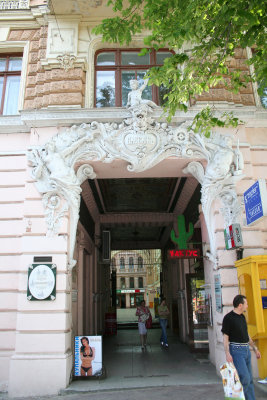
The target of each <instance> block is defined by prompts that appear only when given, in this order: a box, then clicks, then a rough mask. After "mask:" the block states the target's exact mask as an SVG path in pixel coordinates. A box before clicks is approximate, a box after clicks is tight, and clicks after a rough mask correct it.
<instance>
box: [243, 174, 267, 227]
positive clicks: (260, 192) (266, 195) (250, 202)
mask: <svg viewBox="0 0 267 400" xmlns="http://www.w3.org/2000/svg"><path fill="white" fill-rule="evenodd" d="M244 201H245V210H246V219H247V225H251V224H253V223H255V222H257V221H258V220H259V219H260V218H262V217H264V216H267V192H266V183H265V180H264V179H259V180H258V181H257V182H255V183H254V185H252V186H251V187H250V188H249V189H248V190H247V191H246V192H245V193H244Z"/></svg>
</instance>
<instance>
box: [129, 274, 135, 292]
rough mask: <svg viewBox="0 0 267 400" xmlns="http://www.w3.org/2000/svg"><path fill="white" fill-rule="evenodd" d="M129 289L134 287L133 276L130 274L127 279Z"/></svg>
mask: <svg viewBox="0 0 267 400" xmlns="http://www.w3.org/2000/svg"><path fill="white" fill-rule="evenodd" d="M129 284H130V289H134V278H133V277H132V276H131V277H130V280H129Z"/></svg>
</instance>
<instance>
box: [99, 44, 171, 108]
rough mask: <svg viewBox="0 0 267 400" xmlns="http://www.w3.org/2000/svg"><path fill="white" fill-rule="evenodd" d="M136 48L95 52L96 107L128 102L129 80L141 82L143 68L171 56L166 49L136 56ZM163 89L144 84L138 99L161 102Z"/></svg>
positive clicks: (120, 104)
mask: <svg viewBox="0 0 267 400" xmlns="http://www.w3.org/2000/svg"><path fill="white" fill-rule="evenodd" d="M138 54H139V49H138V50H135V51H126V50H120V49H117V50H113V51H107V50H104V51H101V52H98V54H97V55H96V62H95V69H96V85H95V106H96V107H122V106H123V107H125V106H126V105H127V101H128V94H129V92H130V91H131V89H130V80H132V79H136V80H137V81H138V82H139V86H141V85H143V84H144V76H145V74H146V72H147V70H148V69H149V68H151V67H153V66H156V65H162V64H163V62H164V60H165V58H167V57H170V56H171V55H172V53H171V52H169V51H167V50H166V51H164V50H161V51H159V52H156V51H155V50H151V52H150V53H149V54H146V55H144V56H139V55H138ZM165 93H166V89H165V88H163V87H161V88H157V87H154V86H146V87H145V89H144V90H143V93H142V98H143V99H147V100H153V101H154V102H155V103H156V104H159V105H161V104H163V103H164V101H163V96H164V94H165Z"/></svg>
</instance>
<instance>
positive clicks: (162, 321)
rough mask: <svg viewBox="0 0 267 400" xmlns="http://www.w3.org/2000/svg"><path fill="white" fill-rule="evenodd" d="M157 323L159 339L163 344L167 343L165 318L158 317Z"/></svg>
mask: <svg viewBox="0 0 267 400" xmlns="http://www.w3.org/2000/svg"><path fill="white" fill-rule="evenodd" d="M159 323H160V326H161V337H160V341H161V342H163V344H168V341H167V319H164V318H160V319H159Z"/></svg>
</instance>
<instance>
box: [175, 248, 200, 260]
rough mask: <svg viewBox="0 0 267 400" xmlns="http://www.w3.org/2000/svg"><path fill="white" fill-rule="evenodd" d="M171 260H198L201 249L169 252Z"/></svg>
mask: <svg viewBox="0 0 267 400" xmlns="http://www.w3.org/2000/svg"><path fill="white" fill-rule="evenodd" d="M168 255H169V258H172V259H174V258H198V257H200V250H199V249H187V250H169V252H168Z"/></svg>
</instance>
